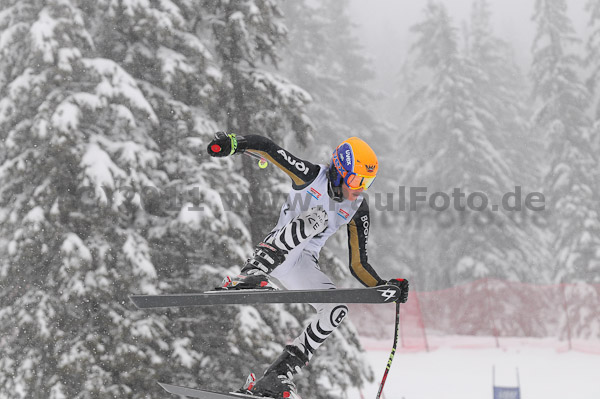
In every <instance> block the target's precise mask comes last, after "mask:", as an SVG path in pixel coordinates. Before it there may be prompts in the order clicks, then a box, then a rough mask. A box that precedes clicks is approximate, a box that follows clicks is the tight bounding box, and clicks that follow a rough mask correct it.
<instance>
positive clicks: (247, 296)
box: [129, 285, 400, 309]
mask: <svg viewBox="0 0 600 399" xmlns="http://www.w3.org/2000/svg"><path fill="white" fill-rule="evenodd" d="M399 295H400V288H399V287H396V286H395V285H382V286H379V287H369V288H341V289H329V290H306V291H304V290H235V291H234V290H230V291H227V290H221V291H208V292H203V293H200V294H167V295H131V296H130V297H129V298H130V299H131V301H132V302H133V303H134V304H135V306H137V307H138V308H140V309H149V308H168V307H188V306H208V305H247V304H256V303H391V302H394V299H396V298H398V296H399Z"/></svg>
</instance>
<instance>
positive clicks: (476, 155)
mask: <svg viewBox="0 0 600 399" xmlns="http://www.w3.org/2000/svg"><path fill="white" fill-rule="evenodd" d="M478 7H479V8H477V7H476V8H475V13H474V17H473V18H474V20H473V25H474V27H473V29H472V32H471V36H470V37H469V40H468V43H469V48H467V49H461V46H460V44H461V43H460V40H459V34H458V30H457V29H456V27H455V26H454V24H453V23H452V20H451V17H450V16H449V15H448V12H447V10H446V8H445V7H444V6H443V5H442V4H441V3H438V2H434V1H429V2H428V3H427V5H426V7H425V9H424V19H423V20H422V22H420V23H418V24H417V25H415V26H414V27H413V28H412V30H413V32H414V33H415V34H416V40H415V44H414V45H413V52H414V54H415V65H416V66H418V67H420V68H421V69H422V71H423V73H422V76H424V78H423V79H425V81H426V83H425V84H424V85H422V87H420V88H419V89H418V90H417V91H416V92H415V94H414V95H413V99H412V101H415V102H416V104H418V106H417V107H416V108H417V109H418V112H417V114H416V115H415V116H414V118H413V119H412V121H411V123H410V126H409V128H408V132H407V134H406V138H405V140H404V141H403V143H402V146H403V148H404V150H405V154H406V155H405V156H406V157H407V159H409V161H408V162H407V166H406V167H405V170H404V176H405V180H404V181H405V182H407V183H410V184H412V185H413V186H420V187H427V192H428V194H429V195H431V194H432V193H433V192H437V191H441V192H444V193H446V194H447V195H448V196H450V195H452V193H453V190H455V189H460V190H461V192H462V193H463V198H462V199H460V200H455V198H449V201H448V200H446V201H447V202H446V204H447V205H448V206H447V209H446V210H443V211H437V210H433V209H430V206H429V205H428V204H423V207H422V208H421V209H420V210H419V211H418V212H410V211H409V210H408V209H407V212H406V216H407V218H408V222H407V224H409V225H410V226H411V230H410V234H408V236H409V238H410V240H411V241H410V242H411V243H412V244H414V245H407V246H406V247H405V248H406V251H407V255H406V258H407V259H410V262H412V263H413V264H414V267H415V268H416V269H417V270H418V274H417V279H418V280H421V281H423V285H422V286H424V287H429V288H439V287H443V286H447V285H448V284H455V283H459V282H462V281H465V280H471V279H476V278H483V277H502V278H509V279H513V280H529V279H530V278H531V275H532V272H531V268H530V265H529V264H528V259H527V257H526V256H525V255H524V254H526V253H527V250H528V249H529V248H523V244H522V243H523V242H526V240H525V241H523V238H525V237H527V233H526V230H521V228H520V227H519V226H515V224H514V223H513V222H512V220H511V219H510V218H509V216H510V215H508V214H506V213H504V212H502V211H500V212H493V211H491V210H490V209H491V206H492V204H494V203H496V204H498V205H499V202H500V199H501V198H502V195H503V194H504V193H506V192H508V191H509V190H514V186H515V185H517V184H519V183H518V182H517V179H516V177H517V176H521V174H520V172H518V171H519V170H520V169H519V168H520V167H521V166H522V164H519V165H513V164H512V163H511V162H512V161H513V160H514V159H515V157H514V156H511V151H512V150H511V149H509V147H508V146H507V144H506V143H507V142H510V140H511V138H514V136H515V133H514V132H513V131H509V130H511V124H512V123H514V122H507V121H506V120H505V118H507V117H509V116H510V117H515V118H516V117H518V116H519V114H520V113H521V112H522V110H520V109H518V105H516V104H515V103H513V104H512V105H510V106H509V105H506V104H503V106H502V107H498V106H497V104H498V103H503V102H505V101H508V100H509V99H511V98H512V99H514V98H516V97H517V96H518V92H517V91H515V90H514V88H511V87H510V86H509V85H507V84H506V82H507V81H510V79H511V76H510V74H511V73H513V71H503V70H501V69H500V65H498V63H499V62H500V60H499V58H500V56H499V54H506V52H505V51H504V49H503V48H502V46H501V45H500V43H499V42H498V41H497V39H495V38H494V37H493V36H492V33H491V29H490V28H489V15H488V12H487V11H486V10H485V3H483V4H482V3H479V4H478ZM496 58H497V59H496ZM503 62H504V63H505V64H506V61H503ZM511 107H513V108H511ZM513 127H514V126H513ZM520 129H522V128H520ZM407 185H409V184H407ZM476 192H482V193H484V194H485V196H486V197H487V198H488V199H489V205H488V207H487V209H486V210H485V211H477V210H472V209H470V208H469V207H466V206H465V205H466V204H465V202H466V201H465V198H468V197H469V196H470V195H471V194H473V193H476ZM472 198H476V197H472ZM455 201H456V202H455ZM437 204H438V205H437V206H440V205H441V204H443V201H441V200H440V198H438V202H437ZM455 204H457V205H456V206H458V207H460V208H463V210H456V209H455ZM479 204H480V201H479V199H476V200H474V201H473V203H472V205H474V206H472V207H471V208H476V207H478V205H479ZM407 208H408V205H407ZM422 242H434V243H435V245H434V246H433V247H432V246H428V249H427V250H426V251H425V250H424V249H423V247H422V246H421V245H420V244H419V243H422Z"/></svg>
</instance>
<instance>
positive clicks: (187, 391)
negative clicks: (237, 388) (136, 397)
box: [158, 382, 273, 399]
mask: <svg viewBox="0 0 600 399" xmlns="http://www.w3.org/2000/svg"><path fill="white" fill-rule="evenodd" d="M158 385H160V386H161V387H162V388H163V389H164V390H165V391H167V392H169V393H172V394H173V395H179V396H185V397H187V398H200V399H231V398H238V399H239V398H254V399H257V398H262V399H273V398H269V397H266V396H265V397H263V396H260V397H259V396H254V395H246V394H243V393H235V392H229V393H222V392H214V391H205V390H202V389H193V388H186V387H181V386H178V385H171V384H165V383H164V382H159V383H158Z"/></svg>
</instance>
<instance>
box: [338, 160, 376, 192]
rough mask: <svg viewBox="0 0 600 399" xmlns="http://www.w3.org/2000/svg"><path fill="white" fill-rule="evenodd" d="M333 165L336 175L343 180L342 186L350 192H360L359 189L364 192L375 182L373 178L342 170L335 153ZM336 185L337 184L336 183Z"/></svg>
mask: <svg viewBox="0 0 600 399" xmlns="http://www.w3.org/2000/svg"><path fill="white" fill-rule="evenodd" d="M333 165H334V167H335V169H336V170H337V172H338V175H339V176H340V177H341V178H342V179H343V180H344V184H346V186H348V188H350V189H351V190H360V189H361V188H362V189H364V190H366V189H368V188H369V187H371V184H373V182H374V181H375V176H364V175H359V174H356V173H354V172H349V171H347V170H346V169H344V167H343V166H342V163H341V162H340V160H339V158H338V155H337V151H334V153H333ZM338 182H339V180H338ZM336 184H339V183H337V182H336Z"/></svg>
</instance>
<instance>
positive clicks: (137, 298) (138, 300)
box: [129, 295, 160, 384]
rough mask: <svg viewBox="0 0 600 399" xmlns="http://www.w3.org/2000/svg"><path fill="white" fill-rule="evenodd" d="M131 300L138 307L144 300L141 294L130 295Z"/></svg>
mask: <svg viewBox="0 0 600 399" xmlns="http://www.w3.org/2000/svg"><path fill="white" fill-rule="evenodd" d="M129 300H130V301H131V302H133V304H134V305H135V306H136V307H137V308H138V309H141V305H142V302H141V298H140V296H139V295H129ZM159 384H160V382H159Z"/></svg>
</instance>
